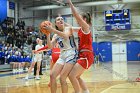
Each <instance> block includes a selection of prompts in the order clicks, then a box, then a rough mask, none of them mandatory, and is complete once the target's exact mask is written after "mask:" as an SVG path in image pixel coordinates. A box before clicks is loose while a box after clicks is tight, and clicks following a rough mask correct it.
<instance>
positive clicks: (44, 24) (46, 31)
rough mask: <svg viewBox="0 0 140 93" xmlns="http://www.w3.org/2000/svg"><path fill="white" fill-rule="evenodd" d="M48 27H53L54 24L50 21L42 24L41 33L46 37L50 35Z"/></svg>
mask: <svg viewBox="0 0 140 93" xmlns="http://www.w3.org/2000/svg"><path fill="white" fill-rule="evenodd" d="M47 26H50V27H52V23H51V22H50V21H43V22H41V24H40V31H41V32H42V33H44V34H46V35H49V34H50V32H49V31H48V30H47V29H46V27H47Z"/></svg>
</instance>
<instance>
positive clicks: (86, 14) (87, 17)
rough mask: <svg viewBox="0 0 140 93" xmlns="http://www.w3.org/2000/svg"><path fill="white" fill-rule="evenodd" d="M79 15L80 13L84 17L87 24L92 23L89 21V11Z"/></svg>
mask: <svg viewBox="0 0 140 93" xmlns="http://www.w3.org/2000/svg"><path fill="white" fill-rule="evenodd" d="M81 15H82V17H83V18H86V22H87V23H88V24H89V25H91V24H92V23H91V15H90V13H89V12H87V13H82V14H81Z"/></svg>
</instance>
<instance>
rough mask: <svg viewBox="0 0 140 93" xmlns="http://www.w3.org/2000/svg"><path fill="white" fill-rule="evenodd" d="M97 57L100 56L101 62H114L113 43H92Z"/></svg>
mask: <svg viewBox="0 0 140 93" xmlns="http://www.w3.org/2000/svg"><path fill="white" fill-rule="evenodd" d="M92 46H93V49H94V53H95V55H99V54H100V56H99V61H100V62H110V61H112V43H111V42H100V43H97V42H93V43H92Z"/></svg>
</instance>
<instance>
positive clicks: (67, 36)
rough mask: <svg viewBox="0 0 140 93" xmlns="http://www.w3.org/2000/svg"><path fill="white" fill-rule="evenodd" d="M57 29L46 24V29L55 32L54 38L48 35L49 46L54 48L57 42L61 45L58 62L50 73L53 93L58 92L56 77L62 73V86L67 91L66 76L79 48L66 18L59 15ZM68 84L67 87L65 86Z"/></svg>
mask: <svg viewBox="0 0 140 93" xmlns="http://www.w3.org/2000/svg"><path fill="white" fill-rule="evenodd" d="M55 25H56V29H55V28H52V27H51V26H46V27H45V28H46V30H47V31H49V32H54V33H55V34H54V35H53V38H52V40H50V34H49V35H47V44H48V47H49V48H52V47H53V46H54V45H55V43H56V42H58V44H59V47H60V56H59V59H58V60H57V62H56V63H55V64H54V66H53V68H52V71H51V73H50V81H51V93H56V89H57V83H56V78H57V76H58V75H59V73H60V83H61V87H62V93H66V92H65V91H64V90H66V91H67V90H68V87H67V82H66V78H67V76H68V74H69V72H70V71H71V69H72V68H73V66H74V64H75V63H76V58H77V50H76V44H75V42H74V36H73V33H72V29H71V28H70V27H66V26H65V23H64V19H63V18H62V17H57V18H56V20H55ZM65 86H66V87H65Z"/></svg>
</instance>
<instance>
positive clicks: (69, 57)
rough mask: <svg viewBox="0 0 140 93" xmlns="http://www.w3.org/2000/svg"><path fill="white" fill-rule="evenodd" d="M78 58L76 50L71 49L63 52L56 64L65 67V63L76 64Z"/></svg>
mask: <svg viewBox="0 0 140 93" xmlns="http://www.w3.org/2000/svg"><path fill="white" fill-rule="evenodd" d="M77 57H78V52H77V50H76V49H69V50H64V51H61V53H60V56H59V58H58V60H57V61H56V63H58V64H61V65H64V64H65V63H71V64H75V63H76V60H77Z"/></svg>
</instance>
